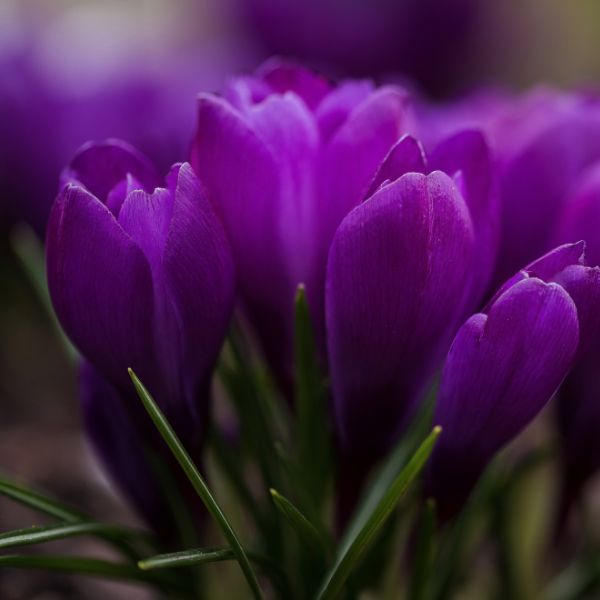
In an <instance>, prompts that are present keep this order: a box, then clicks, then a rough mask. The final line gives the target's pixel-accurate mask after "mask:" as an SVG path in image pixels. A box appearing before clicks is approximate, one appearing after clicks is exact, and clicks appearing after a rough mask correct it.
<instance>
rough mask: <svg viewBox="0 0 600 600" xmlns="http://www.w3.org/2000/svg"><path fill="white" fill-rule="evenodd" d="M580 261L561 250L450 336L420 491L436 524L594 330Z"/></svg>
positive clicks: (598, 299)
mask: <svg viewBox="0 0 600 600" xmlns="http://www.w3.org/2000/svg"><path fill="white" fill-rule="evenodd" d="M583 251H584V244H583V243H581V242H580V243H577V244H569V245H565V246H561V247H559V248H556V249H555V250H553V251H552V252H549V253H548V254H547V255H545V256H543V257H542V258H540V259H539V260H537V261H535V262H534V263H532V264H530V265H529V266H527V267H526V268H525V269H523V270H522V271H520V272H519V273H518V274H517V275H515V276H514V277H512V278H511V279H510V280H509V281H508V282H507V283H506V284H505V285H504V286H502V288H501V289H500V290H499V291H498V293H497V294H496V295H495V296H494V298H493V299H492V300H491V301H490V303H489V304H488V306H487V307H486V308H485V309H484V311H483V312H481V313H478V314H476V315H473V316H472V317H471V318H470V319H469V320H468V321H467V322H466V323H465V324H464V325H463V326H462V327H461V328H460V330H459V331H458V333H457V334H456V337H455V338H454V342H453V343H452V347H451V348H450V351H449V353H448V357H447V359H446V363H445V365H444V370H443V374H442V381H441V386H440V391H439V397H438V401H437V407H436V411H435V417H434V421H435V423H436V424H438V425H440V426H441V427H442V430H443V432H444V433H443V436H441V437H440V441H439V443H438V445H437V446H436V449H435V450H434V453H433V456H432V458H431V461H430V463H429V468H428V473H427V485H426V491H427V493H428V494H430V495H432V496H433V497H435V498H436V499H437V502H438V507H439V510H440V514H441V515H442V516H443V517H444V518H448V517H450V516H452V515H453V514H455V513H456V512H457V511H458V510H460V509H461V507H462V505H463V504H464V502H465V500H466V498H467V497H468V495H469V493H470V491H471V489H472V487H473V486H474V484H475V482H476V481H477V479H478V478H479V476H480V474H481V472H482V471H483V469H484V468H485V466H486V465H487V464H488V462H489V461H490V460H491V458H492V457H493V455H494V454H495V453H496V452H498V451H499V450H500V449H501V448H502V447H503V446H504V445H505V444H507V443H508V442H509V441H510V440H512V439H513V438H514V437H515V436H516V435H517V434H519V433H520V432H521V431H522V430H523V429H524V428H525V426H526V425H527V424H528V423H529V422H530V421H531V420H532V419H533V418H534V417H535V416H536V415H537V414H538V413H539V412H540V410H541V409H542V408H543V407H544V406H545V404H546V403H547V402H548V400H550V398H551V397H552V395H553V394H554V392H555V391H556V390H557V388H558V386H559V385H560V383H561V382H562V380H563V379H564V377H565V376H566V374H567V372H568V371H569V369H570V368H571V366H572V365H573V362H574V360H575V358H576V355H577V352H578V349H579V346H580V343H581V340H583V339H584V338H585V334H586V333H588V332H589V331H590V329H595V328H596V327H597V317H596V316H595V314H596V313H597V312H598V310H599V309H600V269H598V268H590V267H586V266H585V264H584V259H583Z"/></svg>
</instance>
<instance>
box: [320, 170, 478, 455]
mask: <svg viewBox="0 0 600 600" xmlns="http://www.w3.org/2000/svg"><path fill="white" fill-rule="evenodd" d="M473 243H474V242H473V229H472V223H471V219H470V217H469V214H468V210H467V208H466V206H465V204H464V201H463V199H462V197H461V196H460V194H459V192H458V190H457V189H456V187H455V186H454V183H453V182H452V180H451V179H450V178H448V177H447V176H446V175H444V174H442V173H433V174H431V175H428V176H425V175H421V174H414V173H411V174H407V175H404V176H403V177H401V178H400V179H398V180H397V181H396V182H394V183H393V184H390V185H388V186H384V187H383V188H382V189H380V191H378V192H377V193H376V194H375V195H374V196H373V197H371V198H370V199H369V200H367V201H365V202H364V203H363V204H361V205H360V206H358V207H357V208H355V209H354V210H353V211H352V212H351V213H350V214H349V215H348V216H347V217H346V218H345V219H344V221H343V222H342V224H341V225H340V227H339V229H338V231H337V233H336V235H335V237H334V240H333V243H332V247H331V252H330V255H329V263H328V271H327V296H326V306H327V334H328V350H329V359H330V368H331V379H332V387H333V395H334V405H335V415H336V421H337V426H338V429H339V432H340V436H341V441H342V444H343V446H344V447H345V448H346V449H352V450H353V452H358V453H361V452H362V453H365V454H368V455H370V456H371V459H372V458H373V456H378V455H380V454H381V453H382V452H384V451H385V450H387V449H388V448H389V445H390V444H391V443H392V442H393V441H394V440H395V438H396V436H397V435H398V433H399V432H400V430H401V428H402V426H403V425H404V424H405V422H406V419H407V417H408V415H409V414H410V413H411V411H412V408H413V407H414V404H415V401H416V400H417V399H418V397H419V395H420V394H421V392H422V391H423V387H424V386H425V384H426V383H427V380H428V378H429V377H430V375H431V373H432V370H433V369H434V368H435V366H436V364H437V360H438V359H439V358H440V353H441V352H443V351H445V348H446V344H447V342H448V337H449V336H450V335H451V334H452V333H453V328H454V326H455V325H456V323H457V319H458V318H459V317H460V315H461V314H462V311H463V310H464V293H465V292H464V289H465V285H466V283H467V281H468V276H469V269H470V264H471V260H472V252H473V248H474V247H473Z"/></svg>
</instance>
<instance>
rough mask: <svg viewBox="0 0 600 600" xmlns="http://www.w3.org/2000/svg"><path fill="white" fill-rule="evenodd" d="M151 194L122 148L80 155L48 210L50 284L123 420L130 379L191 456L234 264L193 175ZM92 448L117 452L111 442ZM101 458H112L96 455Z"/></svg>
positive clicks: (150, 179)
mask: <svg viewBox="0 0 600 600" xmlns="http://www.w3.org/2000/svg"><path fill="white" fill-rule="evenodd" d="M157 182H158V179H157V177H156V175H155V173H154V172H153V170H152V167H151V165H150V163H149V162H148V161H147V160H146V159H145V158H144V157H143V156H142V155H140V154H139V153H137V152H136V151H135V150H133V149H132V148H130V147H128V146H127V145H126V144H124V143H122V142H117V141H108V142H105V143H102V144H88V145H86V146H85V147H84V148H83V149H82V150H81V151H80V152H79V153H78V154H77V156H76V157H75V158H74V160H73V161H72V163H71V164H70V166H69V167H68V168H67V169H65V171H64V173H63V187H62V190H61V192H60V193H59V195H58V197H57V199H56V202H55V204H54V206H53V208H52V212H51V217H50V221H49V225H48V234H47V268H48V283H49V288H50V294H51V297H52V301H53V304H54V307H55V310H56V314H57V315H58V318H59V320H60V322H61V324H62V326H63V328H64V329H65V331H66V333H67V335H68V336H69V337H70V338H71V340H72V341H73V343H74V344H75V345H76V346H77V347H78V348H79V350H80V351H81V353H82V354H83V356H84V357H85V358H86V359H87V360H88V361H89V362H90V363H91V364H92V365H93V367H94V369H95V371H97V373H98V374H99V375H101V376H102V377H103V378H104V379H105V380H106V381H107V385H108V384H110V385H111V386H112V387H113V388H114V390H115V393H116V394H118V395H119V396H120V397H121V398H122V400H123V402H124V403H125V404H126V405H128V406H129V408H126V410H127V411H129V412H130V414H133V411H134V410H135V409H132V408H131V405H132V404H133V405H134V406H135V407H139V404H138V400H137V398H135V392H133V388H132V384H131V382H130V381H129V377H128V374H127V368H128V367H131V368H133V370H134V371H135V372H136V373H137V374H138V376H139V377H140V378H141V380H142V381H143V382H144V383H145V384H146V386H147V387H148V388H149V390H150V391H151V393H152V394H153V395H154V397H155V398H156V400H157V402H158V403H159V404H160V406H161V407H162V409H163V410H164V412H165V413H166V415H167V418H168V419H169V420H170V421H171V423H172V424H173V426H174V427H175V429H176V430H177V432H178V433H179V435H181V436H182V438H183V439H184V440H185V441H187V442H188V443H189V445H190V446H192V447H193V448H196V449H197V448H198V446H199V443H200V442H201V439H202V432H203V431H204V428H205V426H206V418H207V410H208V400H209V387H210V378H211V372H212V368H213V366H214V363H215V361H216V358H217V355H218V352H219V349H220V347H221V344H222V342H223V339H224V336H225V334H226V331H227V327H228V324H229V320H230V316H231V313H232V308H233V301H234V268H233V261H232V258H231V253H230V249H229V245H228V242H227V240H226V238H225V234H224V231H223V228H222V226H221V224H220V222H219V220H218V219H217V218H216V216H215V214H214V212H213V210H212V208H211V206H210V204H209V203H208V201H207V200H206V198H205V197H204V195H203V193H202V191H201V188H200V184H199V182H198V180H197V178H196V176H195V175H194V173H193V171H192V169H191V167H190V166H189V165H187V164H183V165H175V166H174V167H173V168H172V169H171V171H170V173H169V174H168V176H167V178H166V184H165V187H156V188H155V187H154V186H155V185H156V183H157ZM88 379H89V378H88ZM96 379H97V378H96ZM89 398H92V399H97V401H98V402H102V401H105V400H104V399H103V398H102V396H101V394H89ZM91 401H92V400H90V402H91ZM106 402H108V400H106ZM86 410H87V412H88V413H92V414H93V413H94V412H97V411H99V410H103V409H101V408H98V407H97V408H96V409H94V408H93V407H88V409H86ZM115 418H116V417H115ZM134 420H135V419H134ZM90 426H91V428H92V429H93V427H94V424H93V420H92V422H91V425H90ZM98 426H99V427H101V424H100V423H99V424H98ZM102 427H103V428H104V426H102ZM88 428H89V427H88ZM92 438H93V439H94V441H96V442H97V443H98V444H99V445H105V446H110V445H111V444H112V442H111V437H110V436H108V437H103V436H94V435H92ZM107 451H109V452H111V453H114V452H115V449H114V448H110V449H107V448H106V447H105V448H100V453H101V454H106V452H107ZM118 463H119V460H118V459H117V458H115V459H114V461H113V468H114V469H115V470H116V471H117V473H118V470H119V469H120V468H122V465H120V464H118ZM117 478H118V477H117Z"/></svg>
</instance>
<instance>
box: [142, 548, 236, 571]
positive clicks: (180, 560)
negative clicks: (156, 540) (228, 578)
mask: <svg viewBox="0 0 600 600" xmlns="http://www.w3.org/2000/svg"><path fill="white" fill-rule="evenodd" d="M226 560H237V559H236V557H235V554H234V553H233V550H231V549H230V548H199V549H195V550H181V551H180V552H169V553H167V554H157V555H156V556H151V557H150V558H145V559H144V560H140V561H139V562H138V567H139V568H140V569H142V570H143V571H151V570H152V569H172V568H177V567H189V566H193V565H203V564H205V563H211V562H222V561H226Z"/></svg>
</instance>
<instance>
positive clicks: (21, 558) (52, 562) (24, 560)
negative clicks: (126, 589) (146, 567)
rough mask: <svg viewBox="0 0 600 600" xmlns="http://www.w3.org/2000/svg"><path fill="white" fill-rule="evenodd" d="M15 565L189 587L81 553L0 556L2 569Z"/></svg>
mask: <svg viewBox="0 0 600 600" xmlns="http://www.w3.org/2000/svg"><path fill="white" fill-rule="evenodd" d="M1 567H13V568H18V569H40V570H44V571H60V572H63V573H71V574H74V575H87V576H93V577H106V578H108V579H119V580H124V581H131V582H137V583H146V584H151V585H153V586H156V587H161V588H163V589H171V590H173V591H175V590H177V591H179V592H182V593H183V592H185V591H186V588H184V587H183V586H181V585H179V584H178V583H177V580H176V579H166V578H164V577H157V576H156V575H155V574H154V573H146V572H144V571H140V570H139V569H137V568H136V567H132V566H129V565H126V564H122V563H116V562H111V561H107V560H100V559H97V558H87V557H81V556H58V555H43V556H34V555H27V556H25V555H18V554H9V555H5V556H0V568H1Z"/></svg>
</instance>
